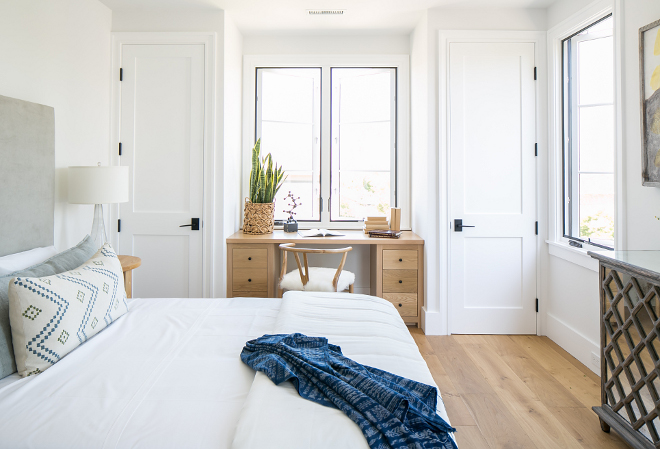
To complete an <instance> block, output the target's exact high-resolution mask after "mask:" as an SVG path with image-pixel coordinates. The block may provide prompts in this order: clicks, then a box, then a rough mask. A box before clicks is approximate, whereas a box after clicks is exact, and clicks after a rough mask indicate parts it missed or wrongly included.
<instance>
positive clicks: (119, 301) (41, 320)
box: [9, 243, 128, 377]
mask: <svg viewBox="0 0 660 449" xmlns="http://www.w3.org/2000/svg"><path fill="white" fill-rule="evenodd" d="M126 312H128V304H127V303H126V292H125V290H124V277H123V273H122V270H121V263H120V262H119V259H118V258H117V255H116V254H115V252H114V251H113V249H112V248H111V247H110V245H109V244H107V243H106V244H105V245H103V247H102V248H101V249H100V250H99V251H98V252H97V253H96V254H95V255H94V256H93V257H92V258H91V259H89V260H88V261H87V262H85V263H84V264H82V265H81V266H79V267H78V268H76V269H74V270H71V271H65V272H64V273H60V274H56V275H53V276H46V277H41V278H30V277H25V278H22V277H17V278H14V279H12V281H11V282H10V284H9V322H10V324H11V335H12V339H13V345H14V356H15V357H16V366H17V368H18V373H19V374H20V375H21V376H22V377H25V376H30V375H32V374H38V373H41V372H43V371H44V370H46V369H47V368H49V367H51V366H52V365H53V364H55V363H56V362H57V361H59V360H60V359H61V358H62V357H64V356H65V355H66V354H68V353H69V352H71V351H73V350H74V349H75V348H76V347H78V346H80V345H81V344H83V343H84V342H86V341H87V339H89V338H90V337H92V336H94V335H96V334H98V333H99V332H100V331H101V330H103V329H105V328H106V327H107V326H108V325H109V324H110V323H112V322H113V321H114V320H116V319H117V318H119V317H120V316H122V315H123V314H125V313H126Z"/></svg>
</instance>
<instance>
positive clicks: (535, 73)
mask: <svg viewBox="0 0 660 449" xmlns="http://www.w3.org/2000/svg"><path fill="white" fill-rule="evenodd" d="M534 81H536V67H534Z"/></svg>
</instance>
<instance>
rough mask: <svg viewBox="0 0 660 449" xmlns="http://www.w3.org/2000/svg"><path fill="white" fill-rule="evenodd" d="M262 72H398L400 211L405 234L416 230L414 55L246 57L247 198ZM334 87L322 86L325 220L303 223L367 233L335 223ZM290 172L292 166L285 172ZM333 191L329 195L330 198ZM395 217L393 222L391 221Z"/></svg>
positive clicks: (244, 194)
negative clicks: (315, 69)
mask: <svg viewBox="0 0 660 449" xmlns="http://www.w3.org/2000/svg"><path fill="white" fill-rule="evenodd" d="M259 67H320V68H321V71H322V74H321V77H322V79H323V80H328V81H329V80H330V68H331V67H374V68H376V67H384V68H396V69H397V86H396V93H397V96H396V104H397V111H396V113H397V129H396V133H397V142H396V170H397V184H396V189H397V206H398V207H400V208H401V229H405V230H409V229H410V134H409V132H410V131H409V129H410V81H409V80H410V69H409V56H408V55H320V56H313V55H299V56H296V55H248V56H244V57H243V153H242V162H243V164H242V167H243V169H242V173H241V176H242V182H241V197H242V198H247V197H248V196H249V177H250V170H249V167H250V158H251V150H252V146H253V145H254V135H255V126H256V123H255V119H256V104H255V103H256V102H255V93H256V69H257V68H259ZM331 87H332V86H331V83H330V82H322V84H321V119H322V123H321V129H322V132H321V147H322V149H327V150H328V151H323V150H322V152H321V170H322V177H321V196H322V197H323V200H324V201H325V202H326V204H325V205H324V207H323V212H321V221H315V222H300V227H301V228H303V229H309V228H317V227H322V228H329V229H361V228H362V226H363V224H362V222H360V221H357V222H355V221H352V222H343V221H334V222H333V221H330V213H329V208H328V207H327V206H328V203H327V202H328V199H329V198H330V195H329V193H330V177H329V176H323V173H324V171H327V173H328V174H329V169H328V168H326V167H330V154H331V152H330V151H329V150H330V148H331V141H330V139H331V136H330V135H331V133H330V130H331V128H330V122H331V112H330V105H331V102H330V92H331ZM326 130H327V131H326ZM284 169H285V170H286V167H284ZM326 192H327V193H326ZM388 218H389V217H388Z"/></svg>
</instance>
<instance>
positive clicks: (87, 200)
mask: <svg viewBox="0 0 660 449" xmlns="http://www.w3.org/2000/svg"><path fill="white" fill-rule="evenodd" d="M127 201H128V167H96V166H91V167H69V203H73V204H110V203H125V202H127Z"/></svg>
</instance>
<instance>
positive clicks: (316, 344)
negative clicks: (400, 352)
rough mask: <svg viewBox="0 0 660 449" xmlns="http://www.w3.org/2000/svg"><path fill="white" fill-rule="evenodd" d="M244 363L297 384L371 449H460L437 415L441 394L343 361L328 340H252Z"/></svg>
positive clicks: (277, 337)
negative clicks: (342, 417)
mask: <svg viewBox="0 0 660 449" xmlns="http://www.w3.org/2000/svg"><path fill="white" fill-rule="evenodd" d="M241 360H242V361H243V362H244V363H245V364H246V365H248V366H249V367H251V368H252V369H254V370H256V371H262V372H263V373H264V374H266V375H267V376H268V378H269V379H270V380H272V381H273V382H274V383H275V385H279V384H281V383H282V382H284V381H287V380H290V381H292V382H293V384H294V386H295V388H296V390H298V394H300V396H302V397H303V398H305V399H308V400H310V401H314V402H316V403H319V404H321V405H325V406H328V407H336V408H338V409H339V410H341V411H342V412H344V413H345V414H346V415H347V416H348V417H349V418H350V419H351V420H352V421H354V422H355V423H356V424H357V425H358V426H359V427H360V430H361V431H362V433H363V434H364V436H365V438H366V439H367V443H368V444H369V447H370V448H371V449H389V448H394V449H398V448H406V449H407V448H410V449H413V448H415V449H422V448H423V449H431V448H438V449H457V448H456V444H455V443H454V441H453V440H452V438H451V437H450V435H449V432H455V431H456V429H454V428H452V427H451V426H450V425H449V424H447V423H446V422H445V421H444V420H443V419H442V418H441V417H440V416H438V415H437V413H436V404H437V390H436V389H435V387H431V386H429V385H425V384H423V383H420V382H416V381H414V380H410V379H406V378H404V377H400V376H397V375H395V374H392V373H388V372H387V371H382V370H379V369H377V368H373V367H370V366H365V365H360V364H359V363H357V362H354V361H353V360H351V359H349V358H347V357H344V355H343V354H342V353H341V348H340V347H339V346H335V345H332V344H329V343H328V340H327V339H326V338H323V337H308V336H306V335H303V334H290V335H284V334H281V335H264V336H263V337H260V338H257V339H256V340H251V341H248V342H247V343H246V344H245V347H244V348H243V351H242V352H241Z"/></svg>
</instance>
